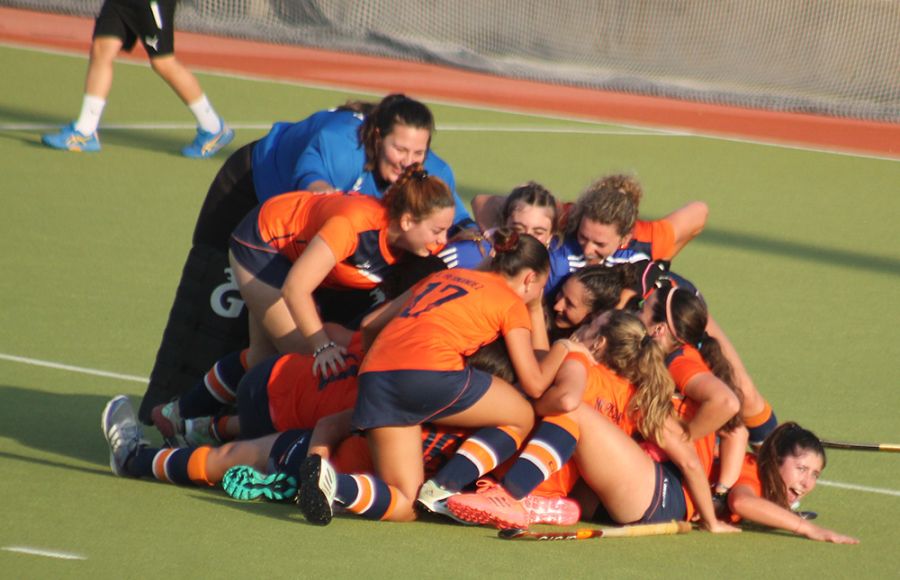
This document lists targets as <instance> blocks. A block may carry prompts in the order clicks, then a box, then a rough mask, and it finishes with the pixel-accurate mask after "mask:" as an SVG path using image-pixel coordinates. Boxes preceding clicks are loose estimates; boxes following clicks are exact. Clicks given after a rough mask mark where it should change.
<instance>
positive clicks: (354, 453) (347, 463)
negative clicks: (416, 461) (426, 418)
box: [330, 423, 472, 479]
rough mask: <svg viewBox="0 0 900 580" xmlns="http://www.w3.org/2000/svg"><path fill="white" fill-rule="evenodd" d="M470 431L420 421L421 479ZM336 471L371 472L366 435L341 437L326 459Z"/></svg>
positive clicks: (436, 467)
mask: <svg viewBox="0 0 900 580" xmlns="http://www.w3.org/2000/svg"><path fill="white" fill-rule="evenodd" d="M471 434H472V432H471V431H466V430H465V429H454V428H446V427H440V426H438V425H432V424H430V423H426V424H424V425H422V459H423V461H424V463H425V479H428V478H430V477H432V476H433V475H434V474H436V473H437V472H438V471H439V470H440V469H441V467H443V466H444V464H445V463H446V462H447V460H449V459H450V457H452V456H453V454H454V453H456V450H457V449H459V446H460V445H462V443H463V441H465V440H466V438H467V437H468V436H469V435H471ZM330 461H331V462H332V463H333V464H334V468H335V469H336V470H337V471H339V472H340V473H375V466H374V465H373V464H372V455H371V453H370V452H369V445H368V443H367V442H366V438H365V437H363V436H359V435H354V436H351V437H348V438H347V439H344V441H342V442H341V444H340V445H339V446H338V448H337V450H336V451H335V453H334V456H333V457H332V458H331V460H330Z"/></svg>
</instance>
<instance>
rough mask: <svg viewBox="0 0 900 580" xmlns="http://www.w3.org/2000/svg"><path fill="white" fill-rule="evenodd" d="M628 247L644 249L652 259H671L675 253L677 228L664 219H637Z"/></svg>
mask: <svg viewBox="0 0 900 580" xmlns="http://www.w3.org/2000/svg"><path fill="white" fill-rule="evenodd" d="M628 247H629V248H632V247H633V248H634V249H635V250H637V249H639V248H640V249H642V251H644V252H645V253H647V254H648V255H649V256H650V259H651V260H671V259H672V257H673V256H674V255H675V228H674V227H672V224H671V223H670V222H668V221H666V220H664V219H662V220H654V221H652V222H649V221H644V220H637V221H636V222H635V224H634V229H633V230H631V241H630V242H629V243H628ZM648 249H649V252H648V251H647V250H648Z"/></svg>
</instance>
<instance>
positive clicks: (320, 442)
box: [307, 409, 353, 459]
mask: <svg viewBox="0 0 900 580" xmlns="http://www.w3.org/2000/svg"><path fill="white" fill-rule="evenodd" d="M352 417H353V409H347V410H346V411H341V412H339V413H334V414H333V415H328V416H326V417H322V418H321V419H319V420H318V421H317V422H316V426H315V428H314V429H313V431H312V434H311V435H310V436H309V451H308V452H307V455H321V456H322V457H324V458H325V459H328V458H329V457H330V456H331V452H332V451H334V450H335V449H337V446H338V445H340V443H341V441H343V440H344V439H346V438H347V437H349V436H350V419H351V418H352Z"/></svg>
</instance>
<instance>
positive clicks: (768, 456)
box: [756, 421, 827, 509]
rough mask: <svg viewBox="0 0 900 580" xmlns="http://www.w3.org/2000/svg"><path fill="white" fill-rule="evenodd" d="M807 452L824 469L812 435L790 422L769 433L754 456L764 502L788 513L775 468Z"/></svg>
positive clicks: (821, 452) (818, 443) (817, 442)
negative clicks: (765, 500) (817, 460)
mask: <svg viewBox="0 0 900 580" xmlns="http://www.w3.org/2000/svg"><path fill="white" fill-rule="evenodd" d="M806 451H811V452H813V453H815V454H817V455H819V456H820V457H821V458H822V467H823V468H824V467H825V464H826V462H827V461H826V457H825V448H824V447H823V446H822V442H821V441H820V440H819V438H818V437H816V435H815V433H813V432H812V431H809V430H807V429H804V428H803V427H801V426H800V425H798V424H796V423H794V422H793V421H788V422H786V423H782V424H781V425H779V426H778V427H776V428H775V430H774V431H772V432H771V433H770V434H769V436H768V437H766V440H765V441H763V444H762V447H760V449H759V455H757V465H756V470H757V473H758V474H759V482H760V486H761V487H762V495H763V497H764V498H766V499H767V500H769V501H771V502H773V503H775V504H778V505H780V506H781V507H783V508H785V509H790V507H791V506H790V505H788V500H787V489H785V485H784V480H783V479H781V473H780V472H779V470H778V468H779V467H781V464H782V463H784V459H785V457H787V456H788V455H799V454H801V453H803V452H806Z"/></svg>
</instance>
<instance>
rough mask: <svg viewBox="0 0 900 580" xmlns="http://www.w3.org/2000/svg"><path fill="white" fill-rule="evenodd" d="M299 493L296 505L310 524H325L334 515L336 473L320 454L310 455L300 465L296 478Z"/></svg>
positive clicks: (329, 521)
mask: <svg viewBox="0 0 900 580" xmlns="http://www.w3.org/2000/svg"><path fill="white" fill-rule="evenodd" d="M297 479H298V483H299V484H300V493H299V494H298V495H297V506H298V507H299V508H300V511H301V512H302V513H303V516H304V517H305V518H306V519H307V521H309V522H310V523H312V524H316V525H318V526H326V525H328V524H330V523H331V518H333V517H334V496H335V495H337V473H335V471H334V468H333V467H332V466H331V464H330V463H328V461H327V460H326V459H324V458H322V456H320V455H315V454H314V455H310V456H309V457H307V458H306V459H305V460H304V461H303V465H301V466H300V475H299V477H298V478H297Z"/></svg>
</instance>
